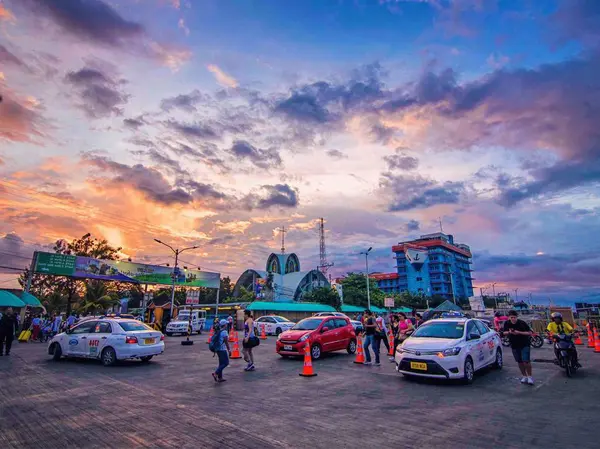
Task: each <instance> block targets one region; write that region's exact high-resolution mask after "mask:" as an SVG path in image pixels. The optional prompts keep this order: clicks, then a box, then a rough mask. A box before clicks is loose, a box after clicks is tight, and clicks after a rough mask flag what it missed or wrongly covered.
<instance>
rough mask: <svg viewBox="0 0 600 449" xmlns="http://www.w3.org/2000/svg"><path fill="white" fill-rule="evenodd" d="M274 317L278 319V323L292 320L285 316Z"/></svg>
mask: <svg viewBox="0 0 600 449" xmlns="http://www.w3.org/2000/svg"><path fill="white" fill-rule="evenodd" d="M273 319H275V321H277V322H278V323H289V322H290V320H288V319H287V318H284V317H282V316H274V317H273Z"/></svg>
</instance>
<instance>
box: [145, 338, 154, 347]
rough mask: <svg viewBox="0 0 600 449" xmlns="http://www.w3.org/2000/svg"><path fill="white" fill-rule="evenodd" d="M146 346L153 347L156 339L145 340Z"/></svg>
mask: <svg viewBox="0 0 600 449" xmlns="http://www.w3.org/2000/svg"><path fill="white" fill-rule="evenodd" d="M144 344H145V345H153V344H154V338H144Z"/></svg>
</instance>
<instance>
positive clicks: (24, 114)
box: [0, 79, 44, 142]
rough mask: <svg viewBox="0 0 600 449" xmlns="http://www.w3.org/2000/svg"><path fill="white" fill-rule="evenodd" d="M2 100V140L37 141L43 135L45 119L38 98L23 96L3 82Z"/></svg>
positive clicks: (1, 86)
mask: <svg viewBox="0 0 600 449" xmlns="http://www.w3.org/2000/svg"><path fill="white" fill-rule="evenodd" d="M0 89H2V101H1V102H0V140H8V141H13V142H37V141H38V138H39V137H41V136H42V135H43V129H44V119H43V117H42V115H41V108H40V105H39V104H38V102H37V100H35V99H34V98H31V97H25V98H22V97H20V96H18V95H17V94H16V93H14V92H12V91H11V90H9V89H8V88H6V86H4V85H3V84H2V80H1V79H0Z"/></svg>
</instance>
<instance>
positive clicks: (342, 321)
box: [276, 316, 356, 360]
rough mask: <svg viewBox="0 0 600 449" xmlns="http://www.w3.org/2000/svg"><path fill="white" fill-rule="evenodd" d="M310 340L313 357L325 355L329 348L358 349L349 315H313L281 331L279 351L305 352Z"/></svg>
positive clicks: (278, 343) (283, 355) (301, 353)
mask: <svg viewBox="0 0 600 449" xmlns="http://www.w3.org/2000/svg"><path fill="white" fill-rule="evenodd" d="M307 341H308V343H309V345H310V354H311V356H312V359H313V360H317V359H319V358H321V356H322V355H323V353H326V352H332V351H341V350H346V351H348V354H354V353H355V352H356V332H355V331H354V327H353V326H352V324H351V323H350V320H349V319H348V318H347V317H340V316H319V317H316V316H313V317H310V318H305V319H303V320H302V321H300V322H299V323H298V324H296V325H295V326H294V327H293V328H292V329H291V330H289V331H286V332H283V333H281V334H280V335H279V338H278V339H277V343H276V348H277V353H278V354H279V355H280V356H282V357H286V356H298V355H303V354H304V348H305V347H306V342H307Z"/></svg>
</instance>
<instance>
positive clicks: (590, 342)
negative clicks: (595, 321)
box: [586, 323, 596, 348]
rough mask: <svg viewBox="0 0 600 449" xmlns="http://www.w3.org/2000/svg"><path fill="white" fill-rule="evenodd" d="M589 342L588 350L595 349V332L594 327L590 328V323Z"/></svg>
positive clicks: (588, 327) (588, 330)
mask: <svg viewBox="0 0 600 449" xmlns="http://www.w3.org/2000/svg"><path fill="white" fill-rule="evenodd" d="M586 327H587V335H588V338H587V341H588V345H587V347H588V348H595V347H596V344H595V343H594V331H593V330H592V327H591V326H590V323H588V324H587V326H586Z"/></svg>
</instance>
